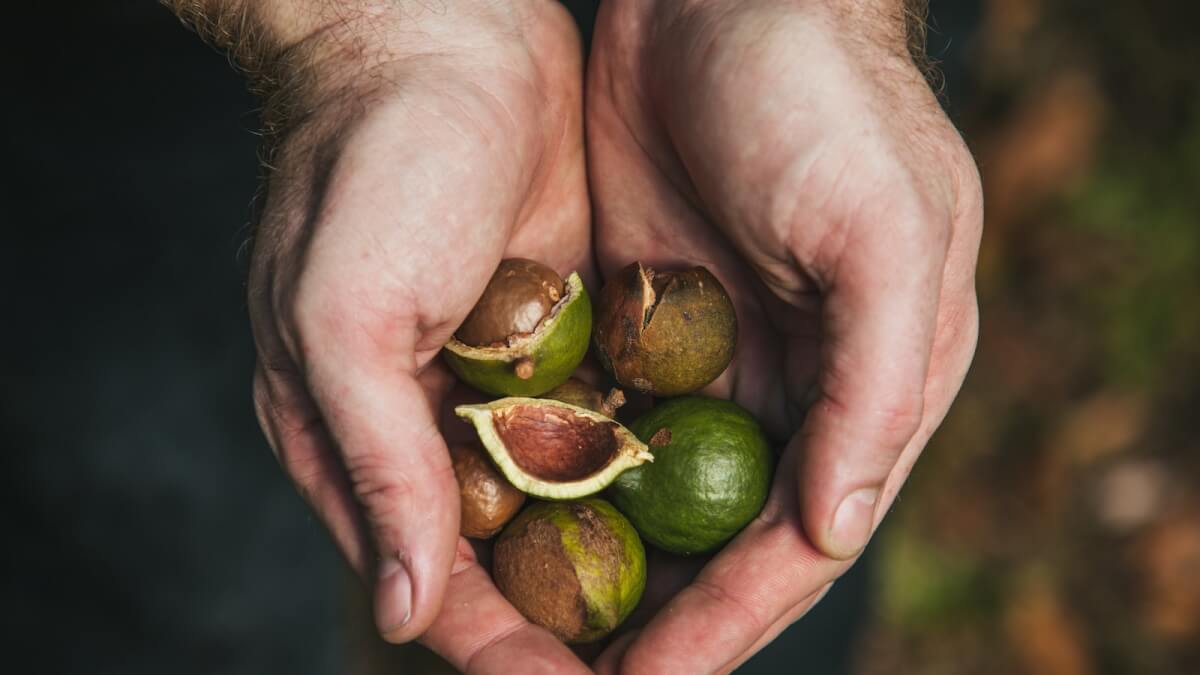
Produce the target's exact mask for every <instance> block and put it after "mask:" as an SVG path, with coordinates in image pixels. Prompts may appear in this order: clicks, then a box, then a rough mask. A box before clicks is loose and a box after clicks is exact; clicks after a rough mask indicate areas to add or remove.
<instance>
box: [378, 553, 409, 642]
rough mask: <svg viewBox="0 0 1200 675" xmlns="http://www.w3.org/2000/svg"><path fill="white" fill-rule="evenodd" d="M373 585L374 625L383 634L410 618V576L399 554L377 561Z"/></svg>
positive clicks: (398, 626)
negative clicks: (374, 584)
mask: <svg viewBox="0 0 1200 675" xmlns="http://www.w3.org/2000/svg"><path fill="white" fill-rule="evenodd" d="M378 576H379V581H378V582H376V586H375V625H376V626H378V627H379V631H380V632H381V633H383V634H384V635H385V636H386V635H388V634H389V633H391V632H393V631H395V630H398V629H399V628H401V627H403V626H404V624H406V623H408V620H409V619H411V618H412V578H411V577H410V576H409V575H408V568H407V567H405V565H404V561H402V560H401V559H400V556H399V555H390V556H388V557H386V558H383V559H382V560H380V561H379V573H378Z"/></svg>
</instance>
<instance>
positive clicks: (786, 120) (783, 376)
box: [587, 0, 982, 673]
mask: <svg viewBox="0 0 1200 675" xmlns="http://www.w3.org/2000/svg"><path fill="white" fill-rule="evenodd" d="M888 5H890V6H891V10H892V13H893V14H898V13H897V12H895V10H896V7H897V5H898V3H886V2H877V3H871V2H866V3H862V2H860V3H849V2H841V3H839V2H784V1H773V0H760V1H757V2H736V1H734V0H724V1H711V2H667V1H662V2H650V3H647V2H640V1H638V0H611V1H610V2H606V3H604V4H603V5H602V6H601V11H600V15H599V17H598V20H597V26H596V31H595V38H594V44H593V49H592V55H591V60H590V63H589V79H588V109H587V131H588V144H589V145H588V152H589V181H590V184H591V188H592V196H593V200H594V204H595V223H594V227H595V231H596V246H597V254H598V257H599V260H600V266H601V272H602V274H606V275H607V274H613V273H615V272H617V270H619V269H620V268H621V267H623V266H624V265H626V264H628V262H629V261H631V260H640V261H642V262H643V263H646V264H648V265H651V266H654V267H662V268H665V269H670V268H672V267H678V266H684V265H704V266H706V267H708V268H709V269H710V270H711V271H712V272H713V273H714V274H715V275H716V276H717V277H718V278H719V279H720V280H721V281H722V283H723V284H724V285H725V287H726V289H727V290H728V291H729V293H730V295H731V296H732V297H733V300H734V304H735V306H736V308H737V315H738V322H739V333H740V335H739V342H738V350H737V354H736V355H735V358H734V361H733V363H732V364H731V366H730V368H729V369H728V370H727V371H726V372H725V373H724V374H723V375H722V376H721V378H719V379H718V380H717V381H716V382H715V383H713V384H712V385H710V386H709V387H708V388H707V389H706V390H705V391H706V393H709V394H712V395H716V396H723V397H731V398H733V399H734V400H736V401H737V402H738V403H740V404H741V405H743V406H744V407H746V408H747V409H749V410H750V411H751V412H752V413H754V414H755V415H756V416H757V417H758V418H759V420H760V421H761V422H762V423H763V425H764V426H765V428H766V429H767V430H768V432H769V433H771V434H772V435H773V436H774V437H775V438H776V439H778V440H779V441H781V442H782V443H784V444H785V451H784V454H783V457H782V461H781V464H780V467H779V468H778V470H777V473H776V478H775V484H774V487H773V489H772V493H771V496H770V497H769V499H768V501H767V505H766V507H765V509H764V511H763V513H762V514H761V515H760V516H759V517H758V518H757V519H755V520H754V521H753V522H752V523H751V524H750V525H749V526H748V527H747V528H746V529H745V530H744V531H743V532H742V534H740V535H739V536H738V537H737V538H736V539H734V540H733V541H732V542H731V543H730V544H729V545H728V546H727V547H726V548H725V549H723V550H722V551H721V552H720V553H718V554H717V555H716V556H715V557H714V558H713V559H712V560H711V561H710V562H708V563H707V565H705V566H704V567H703V569H701V570H700V571H699V572H698V575H697V576H695V578H694V580H692V581H691V583H690V584H689V585H686V586H684V587H682V588H680V586H683V584H684V583H685V582H687V581H688V578H689V576H690V575H691V574H692V573H694V572H695V570H694V569H680V570H674V571H672V570H667V571H665V572H663V570H662V567H661V566H660V567H659V569H658V570H655V569H654V564H655V562H656V561H655V562H652V563H651V568H652V579H651V581H650V583H651V584H652V585H656V586H657V588H651V589H649V590H647V597H648V599H649V600H650V602H654V601H655V600H657V601H659V602H665V604H666V606H665V607H664V608H663V609H662V610H661V611H659V612H658V613H657V614H655V615H653V616H652V617H651V618H649V621H648V623H647V624H646V625H645V626H644V627H643V628H642V629H641V630H640V632H638V633H636V634H635V635H633V636H627V637H626V638H625V639H623V640H619V641H617V642H616V643H615V644H613V645H612V646H611V647H610V648H609V650H608V651H607V652H606V653H604V654H603V655H601V657H600V658H599V661H598V662H597V663H596V666H597V668H598V669H599V670H600V671H601V672H617V671H618V670H619V671H620V672H623V673H659V672H697V673H699V672H718V671H727V670H730V669H732V668H733V667H735V666H736V665H737V664H739V663H741V662H743V661H744V660H745V659H747V658H749V656H750V655H752V654H753V653H754V652H755V651H757V650H758V649H760V648H761V647H762V646H763V645H765V644H766V643H767V642H769V641H770V640H771V639H773V638H774V637H775V636H776V635H778V633H779V632H780V631H782V630H783V629H784V628H785V627H787V626H788V625H789V624H790V623H792V622H793V621H795V620H796V619H797V618H799V617H800V616H801V615H802V614H803V613H804V612H805V611H807V610H808V608H809V607H811V605H812V604H813V603H814V602H816V600H818V599H819V598H820V597H821V596H822V595H823V594H824V592H825V591H826V590H828V586H829V584H830V583H831V582H832V581H833V580H835V579H836V578H837V577H838V576H839V575H841V574H842V573H843V572H845V570H846V569H847V568H848V567H849V565H850V564H851V562H852V560H853V559H854V558H855V557H856V556H857V555H858V553H859V552H860V551H861V548H862V545H863V543H864V542H865V538H866V536H867V535H868V534H869V530H870V529H872V528H873V526H874V525H876V524H877V523H878V521H879V520H880V519H881V518H882V517H883V515H884V513H885V512H886V510H887V508H888V507H889V506H890V504H891V503H892V501H893V500H894V499H895V496H896V493H897V491H898V490H899V489H900V486H901V484H902V483H903V482H904V479H905V478H906V477H907V475H908V472H909V471H910V469H911V468H912V465H913V463H914V462H915V461H916V459H917V456H918V455H919V454H920V452H921V450H922V448H923V447H924V446H925V443H926V441H927V440H928V439H929V437H930V435H931V434H932V433H933V431H934V429H935V428H936V427H937V426H938V424H939V423H940V422H941V420H942V418H943V417H944V415H945V414H946V411H947V410H948V408H949V406H950V403H951V401H952V399H953V398H954V396H955V394H956V393H957V391H958V389H959V387H960V385H961V383H962V380H963V378H964V376H965V373H966V371H967V368H968V365H969V363H970V360H971V356H972V354H973V351H974V345H975V339H976V333H977V325H978V319H977V308H976V298H975V291H974V268H975V260H976V255H977V250H978V246H979V237H980V232H981V227H982V223H981V220H982V215H981V213H982V211H981V196H980V188H979V183H978V175H977V172H976V169H975V166H974V163H973V161H972V159H971V157H970V155H969V153H968V151H967V150H966V148H965V146H964V144H963V143H962V141H961V139H960V138H959V136H958V135H957V133H956V132H955V130H954V129H953V127H952V126H951V125H950V123H949V122H948V121H947V119H946V118H945V116H944V115H943V113H942V112H941V110H940V108H939V106H938V104H937V102H936V100H935V99H934V96H933V94H932V92H931V91H930V90H929V88H928V87H927V86H926V84H925V82H924V80H923V79H922V77H921V75H920V73H919V72H918V70H917V69H916V67H915V66H914V65H913V63H912V62H911V60H910V59H909V58H908V57H907V54H906V52H905V49H904V40H903V31H902V29H901V28H900V26H901V25H902V21H899V19H898V18H897V21H896V25H895V26H893V27H891V28H889V25H888V21H889V20H888V19H887V18H886V11H887V6H888ZM877 10H878V11H877ZM880 12H883V14H881V13H880ZM893 29H894V30H893ZM806 410H807V415H806V414H805V413H806ZM856 492H857V493H859V494H860V495H863V498H860V499H850V500H849V501H848V503H849V504H850V507H848V509H847V511H845V513H848V514H850V515H855V514H858V515H859V520H861V521H862V524H861V525H860V526H859V527H858V528H853V527H852V528H848V529H849V531H848V532H845V531H843V536H838V534H837V533H835V532H834V530H833V528H832V523H833V520H834V513H835V511H837V509H838V505H839V503H840V502H841V500H842V498H843V497H844V496H846V495H849V494H851V493H856ZM876 494H878V495H879V496H878V498H877V499H876V498H875V497H876ZM850 522H853V519H850ZM855 529H857V532H855V531H854V530H855ZM654 572H660V574H659V575H658V578H657V579H655V578H653V574H654ZM676 589H679V590H678V592H677V593H675V591H676Z"/></svg>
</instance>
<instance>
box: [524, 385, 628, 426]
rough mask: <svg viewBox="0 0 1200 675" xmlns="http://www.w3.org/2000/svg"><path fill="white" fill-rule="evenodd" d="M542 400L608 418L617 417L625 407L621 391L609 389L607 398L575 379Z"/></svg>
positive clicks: (590, 386) (560, 386)
mask: <svg viewBox="0 0 1200 675" xmlns="http://www.w3.org/2000/svg"><path fill="white" fill-rule="evenodd" d="M542 398H549V399H553V400H555V401H562V402H563V403H570V404H571V405H577V406H579V407H580V408H587V409H588V410H591V411H592V412H598V413H600V414H601V415H605V416H607V417H615V416H616V414H617V409H618V408H620V407H621V406H623V405H625V392H623V391H621V390H620V389H609V390H608V395H607V396H606V395H604V394H601V393H600V390H599V389H597V388H595V387H593V386H592V385H590V384H588V383H587V382H584V381H583V380H578V379H575V378H574V377H572V378H571V379H569V380H567V381H566V382H563V383H562V384H560V385H558V386H557V387H555V388H554V389H551V390H550V391H548V392H546V393H545V394H543V395H542Z"/></svg>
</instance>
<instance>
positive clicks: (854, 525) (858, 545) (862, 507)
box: [829, 487, 879, 559]
mask: <svg viewBox="0 0 1200 675" xmlns="http://www.w3.org/2000/svg"><path fill="white" fill-rule="evenodd" d="M877 501H879V489H878V488H873V487H870V488H862V489H860V490H855V491H854V492H851V493H850V494H849V495H848V496H847V497H846V498H845V499H843V500H842V503H841V504H839V505H838V507H837V511H836V512H834V514H833V526H832V527H830V528H829V546H830V548H831V549H832V550H831V551H829V554H830V555H832V556H833V557H835V558H840V559H846V558H852V557H854V556H855V555H858V553H859V552H860V551H862V550H863V548H864V547H865V546H866V545H867V539H869V538H870V537H871V530H872V528H873V527H874V525H875V502H877Z"/></svg>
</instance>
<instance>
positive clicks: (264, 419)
mask: <svg viewBox="0 0 1200 675" xmlns="http://www.w3.org/2000/svg"><path fill="white" fill-rule="evenodd" d="M254 407H255V411H256V413H257V414H258V419H259V425H260V426H261V427H262V430H263V433H264V435H265V436H266V437H267V442H268V443H269V444H270V445H271V449H272V450H273V451H274V453H275V456H276V458H277V459H278V460H279V463H280V465H281V466H282V467H283V470H284V472H286V473H287V475H288V477H289V478H290V479H291V480H292V483H293V484H294V485H295V486H296V490H297V491H298V492H299V493H300V496H301V497H303V498H304V500H305V501H306V502H307V503H308V505H309V506H310V507H311V508H312V509H313V511H314V512H315V513H316V514H317V517H318V518H319V519H320V520H321V522H322V524H324V525H325V528H326V529H328V530H329V532H330V534H331V535H332V536H333V539H334V542H335V543H336V544H337V547H338V549H339V550H340V551H341V552H342V555H343V556H345V558H346V560H347V562H348V563H349V564H350V566H351V568H353V569H354V571H355V572H357V573H358V574H359V576H360V577H361V578H364V579H365V578H366V574H367V573H368V572H369V571H370V568H371V559H372V547H371V543H370V540H369V537H368V536H367V532H366V528H365V526H364V523H363V520H362V517H361V516H360V514H359V512H358V504H357V502H355V500H354V495H353V493H352V491H351V489H350V483H349V481H348V480H347V478H346V472H345V470H344V469H343V468H342V464H341V459H340V458H339V457H338V455H337V452H336V451H335V450H334V448H333V444H332V442H331V441H330V438H329V432H328V431H327V430H326V429H325V424H324V422H322V420H321V416H320V414H319V413H318V412H317V409H316V406H315V405H314V404H313V402H312V399H311V398H309V396H308V393H307V392H306V391H305V390H304V386H303V384H302V383H301V382H300V380H299V377H298V374H297V373H296V371H295V370H294V368H292V367H289V366H287V365H282V364H276V365H274V366H267V365H264V363H263V362H262V361H261V360H260V361H259V363H258V365H257V367H256V368H255V372H254Z"/></svg>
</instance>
